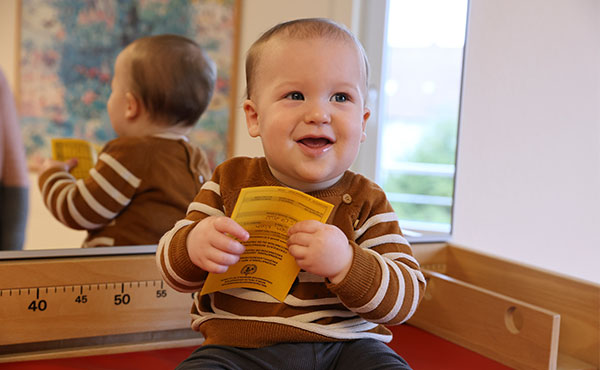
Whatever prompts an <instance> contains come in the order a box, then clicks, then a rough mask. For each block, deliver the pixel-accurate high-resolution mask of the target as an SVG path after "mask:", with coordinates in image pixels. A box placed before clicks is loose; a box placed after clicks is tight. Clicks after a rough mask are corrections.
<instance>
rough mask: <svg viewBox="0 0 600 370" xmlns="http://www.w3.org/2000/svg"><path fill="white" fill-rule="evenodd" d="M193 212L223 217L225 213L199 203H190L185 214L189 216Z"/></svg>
mask: <svg viewBox="0 0 600 370" xmlns="http://www.w3.org/2000/svg"><path fill="white" fill-rule="evenodd" d="M193 211H196V212H201V213H204V214H205V215H208V216H225V213H224V212H223V211H222V210H220V209H218V208H214V207H211V206H208V205H206V204H204V203H200V202H192V203H190V205H189V206H188V209H187V214H190V213H191V212H193Z"/></svg>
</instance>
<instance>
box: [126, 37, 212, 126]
mask: <svg viewBox="0 0 600 370" xmlns="http://www.w3.org/2000/svg"><path fill="white" fill-rule="evenodd" d="M127 49H128V50H127ZM127 49H126V50H127V52H128V53H129V54H128V57H129V60H130V64H129V66H130V71H129V81H130V84H131V86H130V88H131V91H132V93H133V94H134V95H136V96H137V97H138V98H139V99H141V101H142V102H143V104H144V107H145V108H146V109H147V111H148V112H149V114H150V116H151V117H153V118H160V119H162V120H165V121H167V122H169V123H170V124H171V125H178V124H182V125H184V126H193V125H194V124H196V122H197V121H198V119H200V116H201V115H202V113H204V111H205V110H206V108H207V107H208V104H209V103H210V100H211V98H212V95H213V91H214V87H215V81H216V79H217V71H216V67H215V63H214V62H213V61H212V59H211V58H210V57H209V56H208V55H207V54H206V53H205V52H204V50H202V48H201V47H200V46H199V45H198V44H197V43H196V42H195V41H193V40H190V39H188V38H186V37H183V36H178V35H156V36H147V37H142V38H140V39H137V40H135V41H134V42H132V43H131V44H130V45H129V46H128V47H127Z"/></svg>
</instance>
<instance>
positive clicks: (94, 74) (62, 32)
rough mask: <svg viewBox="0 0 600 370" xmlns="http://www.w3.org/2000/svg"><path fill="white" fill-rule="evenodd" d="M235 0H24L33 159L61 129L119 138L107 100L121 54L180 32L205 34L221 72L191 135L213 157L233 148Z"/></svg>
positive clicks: (27, 118) (33, 162) (23, 106)
mask: <svg viewBox="0 0 600 370" xmlns="http://www.w3.org/2000/svg"><path fill="white" fill-rule="evenodd" d="M236 7H237V1H235V0H195V1H188V0H128V1H122V0H85V1H82V0H45V1H41V0H21V22H20V36H21V41H20V65H19V70H20V73H19V75H20V76H19V77H20V80H19V101H20V116H21V122H22V133H23V139H24V142H25V147H26V152H27V157H28V163H29V165H30V167H32V168H35V167H36V166H37V165H39V163H40V161H41V160H42V159H43V158H45V157H49V156H50V154H51V152H50V139H51V138H53V137H74V138H81V139H85V140H88V141H91V142H92V143H94V144H95V145H96V146H97V147H100V146H102V145H104V144H105V143H106V142H107V141H109V140H111V139H113V138H115V133H114V131H113V129H112V127H111V124H110V121H109V118H108V113H107V111H106V102H107V100H108V97H109V95H110V91H111V90H110V82H111V79H112V74H113V67H114V60H115V58H116V56H117V54H118V53H119V52H120V51H121V50H122V49H123V48H124V47H125V46H126V45H127V44H129V43H130V42H132V41H133V40H135V39H137V38H139V37H142V36H148V35H156V34H165V33H170V34H178V35H183V36H187V37H189V38H191V39H194V40H195V41H196V42H198V43H199V44H200V45H201V46H202V47H203V48H204V49H205V50H206V51H207V53H208V54H209V55H210V56H211V58H212V59H213V60H214V61H215V63H216V64H217V68H218V77H217V84H216V90H215V94H214V96H213V99H212V102H211V104H210V106H209V108H208V110H207V112H206V113H205V114H204V115H203V116H202V117H201V118H200V120H199V122H198V123H197V124H196V126H195V127H194V130H193V131H192V132H191V133H190V135H189V137H190V140H191V141H192V142H193V143H195V144H197V145H199V146H201V147H202V148H203V149H204V150H205V151H206V152H207V154H208V156H209V159H210V162H211V165H212V166H215V165H216V164H219V163H220V162H222V161H223V160H224V159H225V158H226V157H227V155H228V149H229V148H228V137H229V130H230V127H231V123H230V121H231V101H232V100H231V99H230V97H231V96H232V87H233V86H235V81H232V72H233V71H234V66H233V63H234V58H233V54H234V48H235V45H234V39H235V32H236V27H237V19H236V18H237V17H236Z"/></svg>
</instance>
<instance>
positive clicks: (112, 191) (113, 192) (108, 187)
mask: <svg viewBox="0 0 600 370" xmlns="http://www.w3.org/2000/svg"><path fill="white" fill-rule="evenodd" d="M90 176H91V177H92V179H94V181H96V183H97V184H98V186H100V188H101V189H102V190H104V191H105V192H106V193H107V194H108V195H109V196H110V197H111V198H113V199H114V200H115V201H117V202H118V203H119V204H121V205H122V206H126V205H128V204H129V202H130V201H131V199H130V198H127V197H126V196H125V195H123V194H122V193H121V192H120V191H119V190H118V189H117V188H115V187H114V186H113V185H112V184H111V183H110V182H108V180H106V179H105V178H104V176H102V175H101V174H100V172H98V171H96V169H95V168H92V169H91V170H90Z"/></svg>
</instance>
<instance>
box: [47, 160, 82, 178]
mask: <svg viewBox="0 0 600 370" xmlns="http://www.w3.org/2000/svg"><path fill="white" fill-rule="evenodd" d="M76 166H77V158H71V159H69V160H68V161H66V162H61V161H57V160H55V159H52V158H46V159H45V160H44V162H43V163H42V165H41V166H40V167H39V169H38V174H42V173H44V172H46V171H48V170H49V169H51V168H58V169H59V170H61V171H65V172H69V171H71V170H72V169H73V168H75V167H76Z"/></svg>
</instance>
